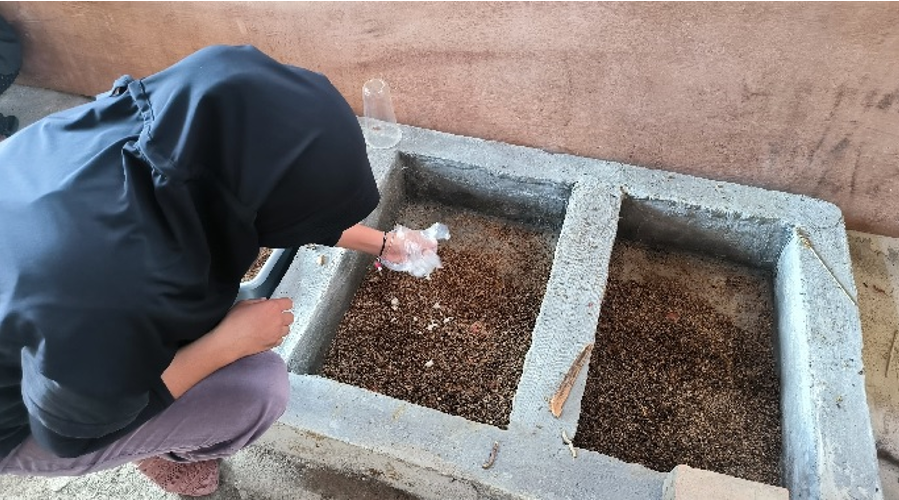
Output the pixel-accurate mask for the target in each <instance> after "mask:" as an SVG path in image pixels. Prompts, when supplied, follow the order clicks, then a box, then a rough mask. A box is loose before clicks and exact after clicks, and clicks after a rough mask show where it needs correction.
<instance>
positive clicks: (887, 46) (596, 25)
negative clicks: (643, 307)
mask: <svg viewBox="0 0 899 500" xmlns="http://www.w3.org/2000/svg"><path fill="white" fill-rule="evenodd" d="M0 14H2V15H3V16H4V17H6V18H7V19H8V20H9V21H10V22H11V23H12V24H13V25H14V26H16V27H17V28H18V29H19V30H20V31H21V32H22V33H23V35H24V39H25V49H26V54H25V57H26V61H25V68H24V71H23V73H22V76H21V78H20V80H19V83H23V84H28V85H36V86H42V87H47V88H53V89H58V90H64V91H71V92H77V93H83V94H94V93H97V92H100V91H102V90H105V89H106V88H107V87H108V86H109V85H110V83H111V82H112V80H113V79H115V78H116V77H117V76H119V75H120V74H124V73H129V74H131V75H133V76H135V77H140V76H145V75H147V74H150V73H152V72H155V71H158V70H160V69H162V68H164V67H165V66H167V65H169V64H171V63H173V62H175V61H176V60H178V59H179V58H181V57H183V56H185V55H187V54H189V53H190V52H192V51H194V50H196V49H199V48H201V47H203V46H206V45H209V44H217V43H225V44H244V43H249V44H254V45H256V46H257V47H259V48H260V49H262V50H263V51H265V52H267V53H269V54H270V55H272V56H273V57H275V58H277V59H279V60H281V61H283V62H288V63H291V64H296V65H300V66H305V67H308V68H311V69H315V70H317V71H321V72H323V73H325V74H327V75H328V76H329V77H330V78H331V80H332V81H333V82H334V83H335V85H336V86H337V87H338V88H339V89H340V90H341V91H342V92H343V93H344V95H345V96H346V98H347V99H348V100H349V101H350V103H351V104H352V105H353V107H354V108H355V109H356V111H357V113H361V93H360V87H361V85H362V83H363V82H364V81H365V80H366V79H368V78H371V77H382V78H385V79H386V80H387V81H388V82H389V83H390V84H391V85H392V87H393V88H394V93H395V105H396V107H397V114H398V119H399V120H400V121H401V122H404V123H408V124H412V125H417V126H421V127H427V128H431V129H436V130H442V131H447V132H453V133H459V134H464V135H470V136H475V137H483V138H488V139H495V140H499V141H504V142H510V143H515V144H523V145H529V146H535V147H539V148H545V149H547V150H551V151H563V152H568V153H573V154H577V155H582V156H588V157H594V158H607V159H614V160H620V161H625V162H629V163H633V164H638V165H644V166H648V167H652V168H660V169H666V170H674V171H678V172H684V173H689V174H694V175H699V176H702V177H708V178H714V179H720V180H728V181H735V182H740V183H744V184H751V185H757V186H762V187H766V188H771V189H778V190H784V191H789V192H793V193H801V194H807V195H811V196H815V197H820V198H823V199H826V200H829V201H832V202H834V203H836V204H837V205H839V206H840V207H841V208H842V209H843V211H844V214H845V216H846V219H847V223H848V225H849V227H850V228H854V229H857V230H861V231H867V232H874V233H880V234H886V235H891V236H899V212H897V207H899V201H897V196H899V4H875V3H863V4H848V3H847V4H829V3H801V4H792V3H751V4H740V3H726V4H725V3H720V4H717V3H699V4H697V3H671V4H666V3H609V4H607V3H572V4H565V3H514V4H505V3H459V4H453V3H433V4H431V3H410V4H405V3H333V4H329V3H256V2H239V3H216V2H211V3H180V2H178V3H150V4H145V3H80V2H78V3H76V2H65V3H53V2H51V3H43V2H40V3H27V2H19V3H16V2H12V3H0Z"/></svg>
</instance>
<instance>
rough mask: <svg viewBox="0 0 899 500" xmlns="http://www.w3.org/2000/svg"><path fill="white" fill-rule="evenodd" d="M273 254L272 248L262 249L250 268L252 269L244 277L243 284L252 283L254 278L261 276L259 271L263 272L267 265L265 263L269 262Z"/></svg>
mask: <svg viewBox="0 0 899 500" xmlns="http://www.w3.org/2000/svg"><path fill="white" fill-rule="evenodd" d="M271 254H272V249H271V248H265V247H263V248H260V249H259V256H258V257H256V260H255V261H253V265H251V266H250V269H249V270H248V271H247V272H246V274H244V275H243V279H242V280H241V282H246V281H252V280H253V278H255V277H256V275H257V274H259V271H261V270H262V266H264V265H265V261H267V260H268V258H269V256H270V255H271Z"/></svg>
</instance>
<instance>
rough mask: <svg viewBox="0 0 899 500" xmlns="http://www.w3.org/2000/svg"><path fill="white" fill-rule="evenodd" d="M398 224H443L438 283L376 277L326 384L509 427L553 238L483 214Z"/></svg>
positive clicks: (353, 311) (367, 284)
mask: <svg viewBox="0 0 899 500" xmlns="http://www.w3.org/2000/svg"><path fill="white" fill-rule="evenodd" d="M399 220H400V221H402V222H401V223H403V224H404V225H406V226H407V227H415V228H425V227H427V226H430V225H431V224H432V223H433V222H437V221H439V222H443V223H445V224H447V225H448V226H449V228H450V233H451V235H452V237H451V239H450V240H449V241H446V242H441V246H440V251H439V253H440V256H441V260H442V262H443V268H442V269H439V270H437V271H436V272H434V273H433V274H432V275H431V276H430V278H429V279H416V278H413V277H411V276H409V275H408V274H406V273H398V272H392V271H388V270H386V269H385V270H383V271H381V272H377V271H375V270H373V269H371V270H369V272H368V274H367V275H366V276H365V280H364V281H363V283H362V285H361V287H360V288H359V290H358V291H357V293H356V295H355V297H354V299H353V302H352V304H351V306H350V309H349V311H348V312H347V313H346V315H345V317H344V319H343V321H342V322H341V324H340V326H339V327H338V331H337V334H336V336H335V339H334V341H333V343H332V345H331V349H330V352H329V353H328V355H327V357H326V360H325V363H324V367H323V368H322V375H323V376H325V377H329V378H332V379H334V380H338V381H341V382H345V383H348V384H352V385H356V386H359V387H362V388H365V389H368V390H371V391H375V392H379V393H382V394H386V395H388V396H392V397H395V398H398V399H402V400H405V401H408V402H411V403H415V404H419V405H422V406H426V407H429V408H434V409H436V410H440V411H442V412H445V413H449V414H452V415H458V416H461V417H464V418H466V419H468V420H473V421H477V422H483V423H486V424H490V425H495V426H499V427H504V426H506V425H508V422H509V414H510V412H511V407H512V398H513V396H514V394H515V390H516V388H517V385H518V380H519V379H520V378H521V371H522V366H523V364H524V357H525V354H526V353H527V350H528V348H529V347H530V343H531V332H532V330H533V328H534V323H535V321H536V318H537V314H538V313H539V311H540V304H541V302H542V300H543V295H544V292H545V290H546V281H547V280H548V279H549V273H550V269H551V266H552V254H553V250H554V245H555V240H554V236H553V235H551V234H549V233H548V232H547V231H540V230H533V229H530V228H524V227H520V226H517V225H514V224H510V223H508V222H505V221H499V220H495V219H492V218H488V217H485V216H482V215H477V214H473V213H471V212H464V211H460V210H453V209H449V208H445V207H435V206H425V205H413V206H410V207H408V208H407V209H406V210H405V211H404V213H403V214H401V215H400V217H399Z"/></svg>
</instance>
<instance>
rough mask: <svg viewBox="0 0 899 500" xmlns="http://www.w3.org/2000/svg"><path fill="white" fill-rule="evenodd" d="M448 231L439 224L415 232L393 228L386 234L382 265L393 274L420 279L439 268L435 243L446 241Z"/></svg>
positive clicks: (405, 228)
mask: <svg viewBox="0 0 899 500" xmlns="http://www.w3.org/2000/svg"><path fill="white" fill-rule="evenodd" d="M449 237H450V234H449V229H448V228H447V227H446V226H445V225H443V224H440V223H436V224H434V225H433V226H431V227H429V228H428V229H425V230H424V231H417V230H414V229H409V228H407V227H405V226H400V225H398V226H396V227H395V228H394V229H393V231H390V232H389V233H388V234H387V242H386V244H385V248H384V254H383V255H382V256H381V263H382V264H384V267H386V268H387V269H390V270H392V271H402V272H407V273H409V274H411V275H412V276H415V277H416V278H422V277H425V276H428V275H429V274H431V273H432V272H433V271H434V270H435V269H439V268H440V267H441V264H440V257H439V256H438V255H437V240H447V239H449Z"/></svg>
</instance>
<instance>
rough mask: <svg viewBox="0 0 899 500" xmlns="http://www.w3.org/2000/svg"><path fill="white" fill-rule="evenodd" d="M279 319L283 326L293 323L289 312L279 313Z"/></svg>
mask: <svg viewBox="0 0 899 500" xmlns="http://www.w3.org/2000/svg"><path fill="white" fill-rule="evenodd" d="M281 319H282V320H283V321H284V324H285V325H287V326H290V325H291V323H293V313H292V312H290V311H284V312H282V313H281Z"/></svg>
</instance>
